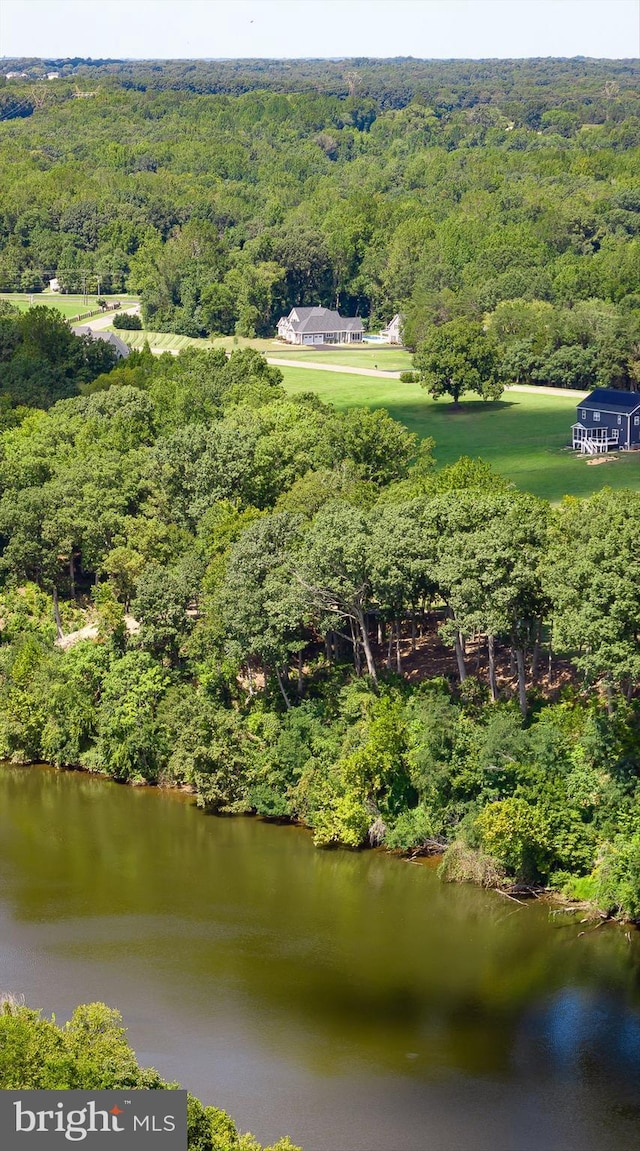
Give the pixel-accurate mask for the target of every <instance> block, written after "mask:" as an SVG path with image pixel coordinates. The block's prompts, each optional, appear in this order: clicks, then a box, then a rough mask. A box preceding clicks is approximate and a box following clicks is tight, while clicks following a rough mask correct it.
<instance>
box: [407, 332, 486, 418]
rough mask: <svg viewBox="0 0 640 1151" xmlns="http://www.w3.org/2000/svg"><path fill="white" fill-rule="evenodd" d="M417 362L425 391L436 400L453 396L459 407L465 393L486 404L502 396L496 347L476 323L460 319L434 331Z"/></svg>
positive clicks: (415, 358) (424, 344)
mask: <svg viewBox="0 0 640 1151" xmlns="http://www.w3.org/2000/svg"><path fill="white" fill-rule="evenodd" d="M414 362H415V365H416V368H417V369H418V371H419V373H420V383H421V384H422V386H423V388H426V390H427V391H428V392H429V393H430V394H431V395H432V396H433V397H434V399H438V397H439V396H451V398H452V399H453V402H454V405H455V406H456V407H457V405H458V403H459V400H460V396H461V395H463V394H464V393H465V392H476V393H477V394H478V395H480V396H482V397H483V399H485V400H490V399H491V400H496V399H498V398H499V396H500V395H501V394H502V384H501V383H499V381H498V361H497V357H496V354H495V351H494V348H493V345H492V344H491V342H490V340H489V338H488V337H487V335H486V334H485V332H484V329H483V327H482V325H481V324H478V323H474V322H473V321H470V320H466V319H462V318H460V319H457V320H450V321H449V322H448V323H446V324H442V325H441V326H440V327H438V328H434V329H433V331H432V332H431V333H430V334H429V335H428V336H427V338H426V340H424V342H423V343H421V344H420V345H419V347H418V348H417V350H416V354H415V357H414Z"/></svg>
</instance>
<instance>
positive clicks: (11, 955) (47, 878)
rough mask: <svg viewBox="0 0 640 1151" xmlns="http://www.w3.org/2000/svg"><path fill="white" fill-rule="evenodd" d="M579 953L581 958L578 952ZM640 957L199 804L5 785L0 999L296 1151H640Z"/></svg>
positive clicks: (0, 815)
mask: <svg viewBox="0 0 640 1151" xmlns="http://www.w3.org/2000/svg"><path fill="white" fill-rule="evenodd" d="M582 932H586V933H585V934H582V935H581V934H580V933H582ZM639 975H640V937H639V935H638V933H636V932H631V933H626V932H625V931H623V930H622V929H619V928H616V927H612V926H610V925H605V926H603V927H601V928H598V929H597V930H595V931H594V930H593V928H592V927H589V925H580V924H578V923H577V922H576V921H575V918H574V917H572V916H566V915H564V914H557V915H550V913H549V909H548V907H546V906H545V905H544V904H543V903H536V904H533V905H527V906H520V905H519V904H517V903H514V902H512V901H510V900H508V899H506V898H504V897H501V896H499V895H498V894H496V893H493V892H483V891H480V890H477V889H474V888H471V887H466V886H454V885H444V884H441V883H440V881H439V880H438V878H437V876H436V874H435V871H434V869H433V868H431V867H429V866H424V865H415V864H410V863H407V862H404V861H400V860H396V859H392V858H389V857H387V856H385V855H384V854H382V853H379V852H363V853H349V852H339V851H330V852H327V851H318V850H316V849H314V847H313V846H312V843H311V840H310V838H309V836H308V834H306V833H305V832H304V831H302V830H301V829H298V828H294V827H277V826H273V825H270V824H266V823H262V822H260V821H258V820H253V819H243V818H234V819H220V818H214V817H209V816H206V815H204V814H203V813H202V812H201V811H198V810H197V809H196V808H195V806H194V805H193V801H192V799H191V798H190V797H188V796H185V795H181V794H179V793H167V792H162V791H158V790H155V789H151V788H141V789H136V788H131V787H123V786H119V785H117V784H115V783H112V782H109V781H106V780H102V779H98V778H93V777H91V776H87V775H82V774H79V773H74V772H56V771H54V770H53V769H48V768H19V767H11V766H7V765H2V766H0V989H1V990H4V991H11V992H13V993H15V994H22V995H24V996H25V998H26V1000H27V1002H28V1003H29V1004H30V1005H31V1006H35V1007H41V1008H43V1009H44V1011H45V1012H47V1013H50V1012H51V1011H55V1012H56V1015H57V1017H58V1019H59V1020H62V1019H64V1018H66V1017H68V1015H69V1014H70V1013H71V1011H72V1010H73V1008H74V1007H75V1006H76V1005H77V1004H78V1003H83V1002H90V1001H92V1000H96V999H99V1000H102V1001H104V1002H106V1003H109V1004H110V1005H113V1006H116V1007H118V1008H119V1009H120V1010H121V1011H122V1013H123V1016H124V1020H125V1023H126V1025H127V1027H128V1029H129V1039H130V1041H131V1043H132V1045H133V1047H134V1048H135V1050H136V1052H137V1055H138V1058H139V1059H140V1061H141V1062H142V1063H144V1064H150V1065H153V1066H155V1067H156V1068H158V1070H159V1071H160V1072H161V1073H162V1074H163V1075H165V1076H166V1077H167V1078H169V1079H178V1080H180V1082H181V1083H182V1084H183V1085H184V1086H187V1087H188V1088H189V1089H190V1090H191V1091H193V1092H194V1093H195V1094H197V1095H199V1096H200V1098H201V1099H202V1100H203V1101H204V1102H207V1103H215V1104H216V1105H217V1106H220V1107H224V1108H225V1109H226V1110H227V1111H229V1112H230V1113H231V1114H232V1115H233V1117H234V1119H235V1120H236V1122H237V1123H238V1125H239V1127H240V1129H241V1130H251V1131H253V1133H254V1135H256V1137H257V1138H259V1139H260V1140H261V1141H263V1142H268V1141H270V1140H273V1139H275V1138H277V1137H278V1136H279V1135H282V1134H285V1133H288V1134H289V1135H291V1137H292V1138H293V1139H294V1140H295V1141H296V1142H300V1143H301V1144H302V1145H303V1147H304V1148H305V1151H485V1149H486V1151H489V1149H490V1151H574V1149H575V1151H609V1149H611V1151H626V1149H630V1148H633V1147H640V978H639Z"/></svg>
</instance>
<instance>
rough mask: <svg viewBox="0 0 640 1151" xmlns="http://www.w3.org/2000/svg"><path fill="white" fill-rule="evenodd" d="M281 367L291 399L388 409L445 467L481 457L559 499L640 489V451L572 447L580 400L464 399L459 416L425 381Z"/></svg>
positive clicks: (517, 395)
mask: <svg viewBox="0 0 640 1151" xmlns="http://www.w3.org/2000/svg"><path fill="white" fill-rule="evenodd" d="M280 370H281V372H282V374H283V376H284V386H285V387H286V389H287V391H288V392H289V393H290V394H292V395H295V394H297V393H300V392H315V393H316V394H317V395H319V396H320V398H321V399H322V400H325V401H326V402H327V403H332V404H335V406H336V407H337V408H350V407H370V408H386V409H387V411H388V412H389V414H390V415H392V416H393V417H394V418H395V419H397V420H400V422H401V423H403V424H405V426H406V427H408V428H409V430H410V431H412V432H415V433H416V435H418V436H419V437H420V438H424V437H425V436H433V438H434V440H435V441H436V448H435V456H436V459H437V461H438V464H439V465H440V466H442V465H444V464H449V463H453V462H454V460H457V459H458V457H459V456H463V455H466V456H474V457H477V456H480V457H481V458H482V459H483V460H486V461H487V462H488V463H490V464H491V465H492V466H493V467H494V468H495V469H496V471H498V472H500V474H501V475H503V476H506V477H507V478H508V479H510V480H512V481H513V483H515V484H516V485H517V486H518V487H519V488H521V489H522V490H523V491H528V492H533V494H534V495H537V496H541V497H543V498H544V499H548V500H551V501H552V502H557V501H558V500H560V499H562V497H563V496H564V495H571V496H587V495H590V494H591V493H592V492H594V491H597V490H598V489H599V488H603V487H605V486H607V485H609V486H610V487H613V488H623V487H630V488H634V489H636V490H640V452H632V453H629V454H624V453H619V454H617V459H615V460H614V459H613V458H612V457H603V459H604V462H602V463H589V462H588V461H589V460H591V459H593V457H590V456H587V457H585V456H580V455H578V454H577V453H574V452H572V451H568V450H567V448H566V445H567V444H568V442H569V437H570V428H571V424H572V423H574V421H575V412H576V399H575V397H574V396H566V395H563V394H562V392H558V395H557V396H556V395H553V396H549V395H541V394H539V393H535V394H533V393H530V392H505V394H504V396H503V397H502V399H501V400H498V401H496V402H495V403H484V401H483V400H481V399H465V401H464V403H463V405H462V409H461V411H458V412H456V411H455V410H454V408H453V404H452V403H451V402H450V401H449V400H437V401H436V400H432V399H431V398H430V397H429V396H428V395H427V394H426V392H425V391H424V390H423V389H422V388H421V387H420V385H419V384H403V383H401V382H400V380H395V379H394V380H385V379H381V378H380V377H379V376H352V375H346V374H345V375H341V374H340V373H338V372H322V371H318V372H314V371H310V370H309V369H306V368H290V367H283V368H281V369H280Z"/></svg>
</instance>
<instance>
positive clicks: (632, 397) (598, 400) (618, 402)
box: [578, 388, 640, 412]
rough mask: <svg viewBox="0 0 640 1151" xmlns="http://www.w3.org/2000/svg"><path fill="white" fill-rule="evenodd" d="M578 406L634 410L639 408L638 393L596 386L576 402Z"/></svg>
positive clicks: (622, 410)
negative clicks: (593, 390)
mask: <svg viewBox="0 0 640 1151" xmlns="http://www.w3.org/2000/svg"><path fill="white" fill-rule="evenodd" d="M578 407H579V408H619V409H620V411H621V412H635V410H636V408H640V393H638V392H621V391H620V390H619V389H618V388H596V390H595V392H592V393H591V395H590V396H586V397H585V399H584V400H581V401H580V403H579V404H578Z"/></svg>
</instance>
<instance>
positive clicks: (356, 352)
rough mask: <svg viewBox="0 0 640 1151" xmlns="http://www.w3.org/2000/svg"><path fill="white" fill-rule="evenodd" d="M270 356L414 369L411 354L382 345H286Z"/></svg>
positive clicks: (382, 367)
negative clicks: (330, 346)
mask: <svg viewBox="0 0 640 1151" xmlns="http://www.w3.org/2000/svg"><path fill="white" fill-rule="evenodd" d="M268 355H271V356H276V357H277V358H278V359H283V360H300V362H301V363H306V362H309V361H314V362H315V363H318V364H324V363H326V364H339V365H340V366H341V367H353V368H378V370H379V371H381V372H384V371H387V372H405V371H411V369H412V367H413V363H412V356H411V352H405V351H404V350H403V349H402V348H391V347H385V346H384V345H382V346H381V347H377V348H369V347H366V346H365V347H358V348H349V347H346V348H335V349H334V348H331V349H324V350H323V349H322V348H315V349H314V348H292V347H287V346H286V345H283V346H278V347H275V346H274V347H273V351H270V352H269V353H268Z"/></svg>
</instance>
